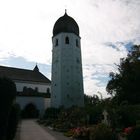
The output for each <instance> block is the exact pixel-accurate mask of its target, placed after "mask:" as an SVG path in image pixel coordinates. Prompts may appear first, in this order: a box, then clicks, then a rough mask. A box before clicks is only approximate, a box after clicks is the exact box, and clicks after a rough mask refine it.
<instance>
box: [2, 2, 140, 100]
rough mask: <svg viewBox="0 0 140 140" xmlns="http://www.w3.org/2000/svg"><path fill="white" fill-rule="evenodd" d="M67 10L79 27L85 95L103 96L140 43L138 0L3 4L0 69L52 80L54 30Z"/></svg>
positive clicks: (139, 8) (139, 4)
mask: <svg viewBox="0 0 140 140" xmlns="http://www.w3.org/2000/svg"><path fill="white" fill-rule="evenodd" d="M65 9H67V13H68V15H70V16H72V17H73V18H74V19H75V20H76V21H77V23H78V25H79V28H80V36H81V44H82V47H81V48H82V62H83V76H84V91H85V93H86V94H88V95H93V94H98V92H101V93H102V94H103V96H104V97H107V94H106V91H105V87H106V84H107V82H108V80H109V77H108V75H109V72H111V71H113V72H116V71H117V69H116V66H115V65H114V63H116V64H118V63H119V60H120V58H122V57H125V56H126V55H127V49H129V48H130V46H131V45H133V44H140V14H139V13H140V1H139V0H51V1H46V0H24V1H22V0H12V1H11V0H4V1H0V65H6V66H12V67H18V68H25V69H33V68H34V66H35V65H36V63H38V66H39V68H40V71H41V72H42V73H43V74H45V75H46V76H47V77H48V78H51V59H52V51H51V50H52V30H53V26H54V23H55V21H56V20H57V19H58V18H59V17H60V16H63V14H64V11H65Z"/></svg>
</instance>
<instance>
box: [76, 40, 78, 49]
mask: <svg viewBox="0 0 140 140" xmlns="http://www.w3.org/2000/svg"><path fill="white" fill-rule="evenodd" d="M76 47H79V42H78V39H76Z"/></svg>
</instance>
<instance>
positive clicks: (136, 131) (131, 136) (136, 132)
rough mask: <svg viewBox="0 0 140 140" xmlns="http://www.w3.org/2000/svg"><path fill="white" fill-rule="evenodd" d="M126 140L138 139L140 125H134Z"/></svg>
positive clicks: (139, 136)
mask: <svg viewBox="0 0 140 140" xmlns="http://www.w3.org/2000/svg"><path fill="white" fill-rule="evenodd" d="M127 139H128V140H139V139H140V126H136V127H135V128H134V129H133V131H132V132H131V133H130V134H129V135H128V136H127Z"/></svg>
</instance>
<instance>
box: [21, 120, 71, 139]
mask: <svg viewBox="0 0 140 140" xmlns="http://www.w3.org/2000/svg"><path fill="white" fill-rule="evenodd" d="M20 140H71V139H70V138H67V137H65V136H63V135H62V134H61V133H59V132H55V131H51V130H50V129H48V128H45V127H41V126H40V125H38V124H37V123H36V122H35V121H34V120H23V121H22V123H21V128H20Z"/></svg>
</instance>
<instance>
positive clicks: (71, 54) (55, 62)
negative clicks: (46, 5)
mask: <svg viewBox="0 0 140 140" xmlns="http://www.w3.org/2000/svg"><path fill="white" fill-rule="evenodd" d="M80 39H81V38H80V36H79V27H78V24H77V23H76V21H75V20H74V19H73V18H72V17H70V16H68V15H67V13H66V12H65V14H64V16H62V17H60V18H59V19H58V20H57V21H56V23H55V25H54V28H53V37H52V44H53V49H52V95H51V107H55V108H59V107H62V106H63V107H64V108H69V107H72V106H79V107H82V106H84V90H83V74H82V59H81V43H80Z"/></svg>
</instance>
